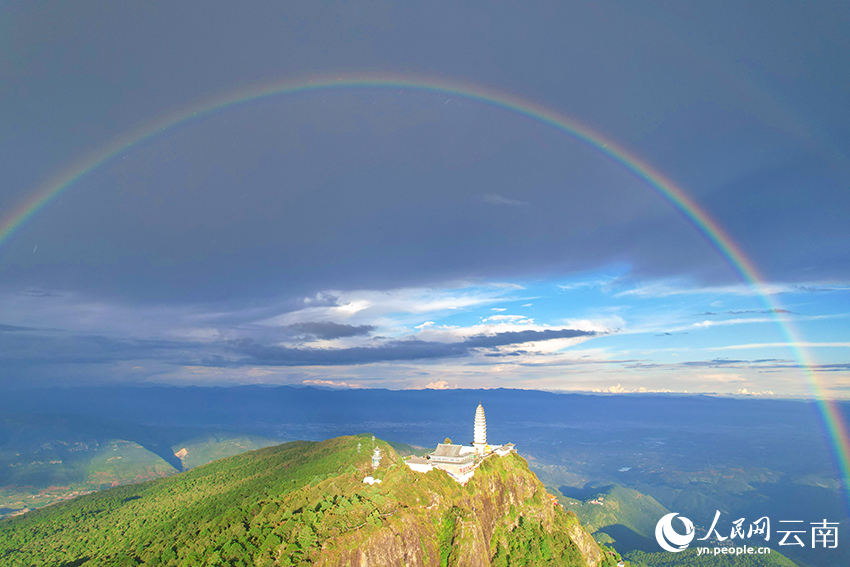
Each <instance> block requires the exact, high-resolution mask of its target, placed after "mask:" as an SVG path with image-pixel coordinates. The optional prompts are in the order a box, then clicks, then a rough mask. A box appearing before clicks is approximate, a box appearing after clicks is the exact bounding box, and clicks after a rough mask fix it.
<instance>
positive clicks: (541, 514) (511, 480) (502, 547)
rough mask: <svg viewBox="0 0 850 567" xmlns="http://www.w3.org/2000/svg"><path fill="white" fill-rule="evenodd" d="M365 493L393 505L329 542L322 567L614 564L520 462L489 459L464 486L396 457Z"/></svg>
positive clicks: (321, 559)
mask: <svg viewBox="0 0 850 567" xmlns="http://www.w3.org/2000/svg"><path fill="white" fill-rule="evenodd" d="M388 457H389V459H388V462H387V463H386V464H385V466H384V467H381V468H379V470H378V471H376V472H375V475H376V476H378V477H383V478H382V480H383V482H382V483H381V484H378V485H375V486H372V487H369V489H364V492H369V491H374V493H375V494H376V495H379V496H384V497H387V498H395V499H398V505H397V507H396V508H395V509H394V510H389V511H387V512H384V514H382V516H383V517H382V518H381V522H380V525H377V524H372V525H364V526H363V527H362V528H361V529H358V530H351V531H349V532H347V533H344V534H340V535H338V536H336V537H333V538H330V539H328V540H327V541H325V542H324V543H323V545H322V546H321V550H320V552H319V553H317V555H316V556H315V560H316V563H317V564H318V565H322V566H325V567H378V566H381V567H383V566H387V567H388V566H403V565H404V566H411V567H413V566H415V567H426V566H429V567H430V566H434V567H439V566H454V565H457V566H463V567H489V566H491V565H526V564H527V565H538V564H539V565H548V564H552V565H587V566H588V567H599V566H602V565H606V564H611V565H613V564H616V560H615V557H614V555H613V554H611V553H609V552H607V551H605V550H603V549H602V548H600V546H599V545H598V544H597V543H596V542H595V541H594V539H593V538H592V537H591V536H590V534H589V533H588V532H586V531H585V530H584V528H582V526H581V525H580V524H579V522H578V520H577V519H576V517H575V516H574V515H573V514H571V513H567V512H565V511H564V510H563V509H562V508H561V507H560V506H559V505H557V504H554V503H553V502H552V500H551V499H550V498H549V497H548V496H547V493H546V489H545V487H544V486H543V484H542V483H541V482H540V481H539V480H538V479H537V477H536V475H535V474H534V473H532V472H531V471H530V470H529V468H528V464H527V463H526V462H525V460H524V459H523V458H522V457H521V456H519V455H517V454H516V453H511V454H509V455H507V456H505V457H499V456H491V457H489V458H487V459H486V460H485V461H484V463H483V464H482V465H481V466H480V467H479V468H478V469H477V470H476V473H475V476H474V477H473V478H472V479H471V480H470V481H469V482H468V483H467V484H466V486H461V485H460V484H457V483H456V482H455V481H454V480H452V479H450V478H449V476H448V475H447V474H446V473H444V472H442V471H439V470H433V471H430V472H428V473H417V472H413V471H411V470H410V469H409V468H408V467H407V466H406V465H404V464H403V461H402V460H401V459H399V458H398V457H397V456H396V455H395V454H390V455H388Z"/></svg>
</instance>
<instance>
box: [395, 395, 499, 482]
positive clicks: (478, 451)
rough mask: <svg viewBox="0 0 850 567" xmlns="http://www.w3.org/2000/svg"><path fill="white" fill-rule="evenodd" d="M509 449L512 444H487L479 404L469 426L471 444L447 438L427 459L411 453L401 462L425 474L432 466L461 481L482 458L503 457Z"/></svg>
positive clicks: (471, 473) (472, 470) (471, 474)
mask: <svg viewBox="0 0 850 567" xmlns="http://www.w3.org/2000/svg"><path fill="white" fill-rule="evenodd" d="M446 441H449V440H448V439H446ZM513 450H514V445H513V443H508V444H506V445H495V446H490V445H488V444H487V419H486V416H485V415H484V407H483V406H482V405H481V404H480V403H479V404H478V407H477V408H476V409H475V420H474V422H473V425H472V446H469V445H455V444H454V443H451V442H450V441H449V442H447V443H440V444H438V445H437V448H436V449H435V450H434V452H433V453H429V454H428V458H427V459H423V458H422V457H415V456H414V457H410V458H409V459H407V461H405V462H406V463H407V466H409V467H410V468H411V469H412V470H415V471H417V472H423V473H427V472H428V471H430V470H432V469H440V470H442V471H445V472H447V473H449V476H451V477H452V478H453V479H455V480H456V481H458V482H460V483H465V482H466V481H467V480H469V479H470V478H472V476H473V474H474V473H475V469H476V467H478V465H480V464H481V463H482V462H484V459H486V458H488V457H490V456H492V455H498V456H499V457H504V456H505V455H507V454H508V453H510V452H511V451H513Z"/></svg>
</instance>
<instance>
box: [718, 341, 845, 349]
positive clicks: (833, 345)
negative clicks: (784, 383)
mask: <svg viewBox="0 0 850 567" xmlns="http://www.w3.org/2000/svg"><path fill="white" fill-rule="evenodd" d="M752 348H850V342H832V343H815V342H793V343H792V342H788V343H749V344H741V345H727V346H720V347H706V349H705V350H743V349H752Z"/></svg>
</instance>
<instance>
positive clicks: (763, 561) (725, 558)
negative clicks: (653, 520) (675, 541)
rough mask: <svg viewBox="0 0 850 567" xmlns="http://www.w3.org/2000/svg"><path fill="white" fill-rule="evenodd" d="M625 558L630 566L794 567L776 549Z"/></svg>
mask: <svg viewBox="0 0 850 567" xmlns="http://www.w3.org/2000/svg"><path fill="white" fill-rule="evenodd" d="M626 559H628V561H629V565H630V567H796V564H795V563H794V562H793V561H791V560H790V559H788V558H787V557H785V556H784V555H782V554H780V553H779V552H777V551H771V553H769V554H766V555H697V551H696V549H686V550H685V551H682V552H680V553H668V552H666V551H662V552H658V553H645V552H643V551H632V552H629V553H628V554H627V555H626Z"/></svg>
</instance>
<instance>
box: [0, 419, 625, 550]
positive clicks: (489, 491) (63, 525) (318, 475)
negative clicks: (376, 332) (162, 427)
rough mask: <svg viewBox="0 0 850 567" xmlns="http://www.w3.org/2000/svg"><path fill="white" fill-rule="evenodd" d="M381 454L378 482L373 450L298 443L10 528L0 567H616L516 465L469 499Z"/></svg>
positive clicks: (502, 464) (0, 525) (477, 487)
mask: <svg viewBox="0 0 850 567" xmlns="http://www.w3.org/2000/svg"><path fill="white" fill-rule="evenodd" d="M376 443H377V445H378V446H379V447H380V448H381V451H382V452H383V454H384V459H383V461H382V464H381V466H380V468H379V469H378V470H377V471H372V468H371V464H370V463H371V448H372V443H371V437H370V436H365V435H364V436H357V437H341V438H337V439H331V440H329V441H324V442H321V443H311V442H300V441H299V442H294V443H287V444H285V445H279V446H276V447H269V448H266V449H261V450H258V451H254V452H251V453H245V454H242V455H239V456H235V457H231V458H227V459H223V460H220V461H216V462H214V463H211V464H208V465H204V466H200V467H197V468H195V469H192V470H190V471H187V472H184V473H181V474H178V475H174V476H171V477H168V478H163V479H159V480H155V481H150V482H146V483H143V484H137V485H130V486H120V487H116V488H113V489H110V490H105V491H103V492H99V493H95V494H90V495H86V496H82V497H80V498H77V499H75V500H73V501H69V502H64V503H61V504H57V505H55V506H50V507H47V508H43V509H41V510H36V511H33V512H31V513H29V514H26V515H24V516H20V517H17V518H11V519H6V520H2V521H0V564H3V565H9V566H10V567H11V566H24V565H26V566H31V565H32V566H35V565H76V566H78V567H80V566H94V565H97V566H132V565H150V566H173V567H180V566H186V567H188V566H198V565H228V566H231V567H240V566H244V567H248V566H252V567H262V566H271V565H281V566H290V567H291V566H295V565H310V564H313V563H316V562H317V561H320V560H321V561H323V562H325V563H326V564H330V565H345V564H346V563H348V562H352V563H353V562H355V561H358V560H359V558H360V557H364V559H363V560H360V562H361V563H362V562H368V563H369V564H378V565H380V564H395V563H397V562H398V561H396V559H399V560H400V558H401V557H405V556H406V555H405V554H408V553H415V554H418V555H419V556H420V558H421V560H422V562H423V563H428V564H431V563H430V562H433V561H435V560H439V564H440V565H445V566H446V567H450V566H459V565H466V564H469V557H470V555H471V554H480V553H482V552H483V553H488V551H487V547H486V542H485V539H484V536H483V535H482V534H483V532H486V533H489V534H490V537H489V541H490V550H489V554H490V556H491V557H493V556H496V557H494V561H498V563H497V564H499V565H529V566H537V565H541V566H542V565H555V564H557V565H584V564H585V561H584V559H583V557H593V562H594V563H595V564H597V565H614V564H615V563H616V558H617V557H616V555H615V554H612V553H609V552H605V551H603V550H602V549H600V548H599V547H598V546H597V545H596V544H595V542H593V540H592V538H590V536H589V535H587V533H586V532H584V531H583V530H582V529H581V527H580V525H578V522H577V520H576V518H575V516H574V515H572V514H568V513H565V512H564V511H563V510H562V509H561V508H560V507H559V506H553V505H552V504H551V502H549V499H548V498H547V497H546V492H545V488H544V487H543V485H542V484H541V483H540V482H539V481H538V480H537V479H536V477H534V475H533V474H532V473H530V471H529V470H528V466H527V464H526V463H525V461H524V460H523V459H522V458H521V457H519V456H518V455H515V454H512V455H509V456H507V457H504V458H497V457H492V458H490V459H487V460H486V461H485V462H484V463H483V464H482V465H481V467H480V468H479V469H478V471H477V472H476V475H475V477H474V478H473V479H472V480H471V481H470V482H469V483H468V484H467V485H466V486H465V487H464V486H461V485H459V484H457V483H456V482H455V481H453V480H452V479H450V478H449V477H448V475H446V474H445V473H443V472H442V471H432V472H429V473H427V474H421V473H415V472H413V471H411V470H410V469H409V468H408V467H406V466H404V465H403V464H402V461H401V459H400V457H399V456H398V455H397V454H396V453H395V451H393V450H392V448H391V447H390V446H389V445H388V444H386V443H384V442H383V441H376ZM358 445H362V447H363V448H362V450H358ZM366 475H372V476H375V477H377V478H380V479H381V480H382V482H381V483H380V484H374V485H369V484H364V483H363V478H364V476H366ZM503 477H504V478H506V479H507V481H505V480H503ZM577 538H578V539H577ZM576 542H579V543H580V545H579V544H577V543H576ZM580 549H581V550H580ZM394 558H395V559H394ZM429 558H430V559H429ZM437 558H439V559H437Z"/></svg>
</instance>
